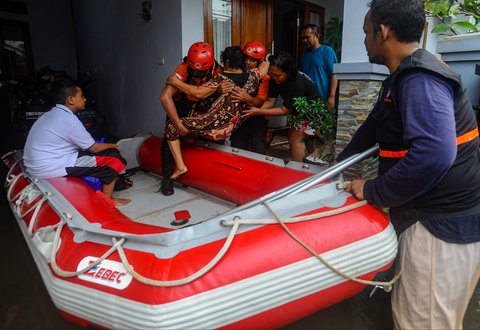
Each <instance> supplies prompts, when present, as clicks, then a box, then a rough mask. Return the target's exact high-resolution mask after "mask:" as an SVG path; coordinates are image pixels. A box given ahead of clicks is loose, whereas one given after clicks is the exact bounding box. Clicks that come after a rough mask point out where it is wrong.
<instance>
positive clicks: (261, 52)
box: [230, 41, 270, 154]
mask: <svg viewBox="0 0 480 330" xmlns="http://www.w3.org/2000/svg"><path fill="white" fill-rule="evenodd" d="M242 52H243V54H244V55H245V69H246V70H250V69H254V68H257V67H258V66H259V64H260V63H261V62H263V61H264V60H265V55H266V49H265V45H264V44H263V43H261V42H260V41H248V42H247V43H245V45H244V46H243V48H242ZM269 84H270V76H269V75H265V76H264V77H263V79H262V80H261V81H260V85H259V87H258V90H257V94H256V95H255V96H254V97H252V96H250V95H249V94H248V93H246V92H245V91H244V90H243V89H241V88H238V87H237V88H234V97H235V99H234V101H237V102H245V103H247V104H248V105H250V106H252V107H258V108H259V107H261V106H262V105H263V103H264V102H265V100H266V99H267V97H268V86H269ZM267 128H268V120H267V119H266V118H265V117H264V116H253V117H250V118H248V119H247V120H245V122H244V123H242V124H241V125H240V126H239V127H238V129H237V130H236V131H235V132H234V133H233V135H232V136H231V137H230V141H231V144H232V147H235V148H240V149H246V150H251V151H253V152H256V153H260V154H266V144H267V141H266V139H267Z"/></svg>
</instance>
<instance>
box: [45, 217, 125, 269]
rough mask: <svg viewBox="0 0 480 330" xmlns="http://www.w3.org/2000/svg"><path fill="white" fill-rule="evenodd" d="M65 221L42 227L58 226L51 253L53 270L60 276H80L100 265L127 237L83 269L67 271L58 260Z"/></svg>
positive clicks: (115, 243) (52, 227)
mask: <svg viewBox="0 0 480 330" xmlns="http://www.w3.org/2000/svg"><path fill="white" fill-rule="evenodd" d="M65 223H66V222H65V221H64V220H61V221H60V222H59V223H57V224H56V225H54V226H49V227H45V228H42V230H46V229H55V227H57V230H56V231H55V238H54V239H53V244H52V251H51V253H50V265H51V267H52V269H53V271H54V272H55V274H57V275H59V276H62V277H74V276H78V275H81V274H83V273H85V272H87V271H89V270H90V269H92V268H93V267H96V266H98V265H99V264H100V263H101V262H102V261H104V260H105V259H107V258H108V257H109V256H110V255H111V254H112V253H113V252H115V250H117V249H118V247H119V246H120V245H122V244H123V242H124V241H125V239H124V238H122V239H120V240H118V241H116V242H114V244H113V246H112V247H111V248H110V249H109V250H108V251H107V252H105V253H104V254H103V255H102V256H101V257H100V258H98V259H97V260H95V262H93V263H91V264H89V265H88V266H87V267H85V268H83V269H80V270H78V271H76V272H70V271H65V270H63V269H61V268H60V266H58V265H57V260H56V255H57V250H58V245H59V242H60V233H61V232H62V229H63V226H64V225H65Z"/></svg>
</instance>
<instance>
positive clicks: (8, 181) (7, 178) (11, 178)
mask: <svg viewBox="0 0 480 330" xmlns="http://www.w3.org/2000/svg"><path fill="white" fill-rule="evenodd" d="M17 164H18V160H16V161H15V162H14V163H13V165H12V166H11V167H10V168H9V169H8V172H7V175H6V178H5V185H4V187H5V188H6V187H8V185H9V184H11V182H12V180H13V178H14V177H15V175H13V174H12V172H13V169H14V168H15V166H16V165H17Z"/></svg>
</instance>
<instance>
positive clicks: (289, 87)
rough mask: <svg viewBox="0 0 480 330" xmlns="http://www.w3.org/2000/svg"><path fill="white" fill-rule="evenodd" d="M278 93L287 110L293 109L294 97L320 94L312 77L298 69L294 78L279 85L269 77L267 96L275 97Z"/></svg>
mask: <svg viewBox="0 0 480 330" xmlns="http://www.w3.org/2000/svg"><path fill="white" fill-rule="evenodd" d="M279 95H280V96H281V97H282V99H283V106H284V107H285V108H287V109H289V110H294V107H293V103H294V100H293V99H294V98H296V97H301V96H306V97H307V98H308V99H314V98H320V94H319V92H318V90H317V88H316V87H315V84H314V83H313V81H312V79H310V78H309V77H308V76H307V75H306V74H304V73H303V72H299V71H297V73H296V75H295V79H293V80H291V81H287V82H286V83H284V84H281V85H277V84H276V83H275V81H274V80H273V79H270V86H269V90H268V97H270V98H277V97H278V96H279Z"/></svg>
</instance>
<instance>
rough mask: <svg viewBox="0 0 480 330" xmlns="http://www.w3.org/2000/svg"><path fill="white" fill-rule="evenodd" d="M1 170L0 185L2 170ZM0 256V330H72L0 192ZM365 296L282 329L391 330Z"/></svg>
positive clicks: (5, 133)
mask: <svg viewBox="0 0 480 330" xmlns="http://www.w3.org/2000/svg"><path fill="white" fill-rule="evenodd" d="M0 134H1V135H0V138H1V141H2V143H1V148H0V153H1V154H2V155H3V154H4V153H5V152H6V151H8V150H11V149H15V148H17V149H18V148H21V147H22V145H23V144H22V143H23V142H22V140H23V139H24V136H19V133H18V132H15V131H14V130H13V131H12V129H11V127H8V128H7V129H3V130H1V132H0ZM278 152H281V151H278ZM1 170H2V173H1V174H2V175H1V176H0V177H1V178H2V180H3V177H4V176H5V173H4V166H3V165H2V167H1ZM0 255H1V256H2V258H1V260H2V267H1V269H2V271H0V329H78V326H76V325H75V324H72V323H70V322H68V321H66V320H65V319H63V318H62V317H61V316H60V314H59V313H58V312H57V310H56V308H55V306H54V305H53V303H52V301H51V300H50V297H49V296H48V293H47V290H46V288H45V286H44V285H43V281H42V279H41V277H40V274H39V272H38V270H37V268H36V265H35V262H34V261H33V258H32V256H31V254H30V251H29V250H28V247H27V245H26V243H25V242H24V239H23V235H22V234H21V232H20V229H19V228H18V226H17V224H16V220H15V218H14V216H13V214H12V212H11V210H10V207H9V205H8V203H7V201H6V197H5V193H4V190H3V189H2V192H1V193H0ZM368 290H370V289H368ZM368 293H369V291H367V292H364V293H362V294H361V295H360V296H357V297H354V298H351V299H349V300H346V301H344V302H341V303H338V304H336V305H333V306H331V307H329V308H327V309H325V310H322V311H320V312H317V313H316V314H313V315H311V316H309V317H306V318H305V319H302V320H299V321H297V322H295V323H292V324H290V325H288V326H286V327H285V328H284V329H289V330H294V329H391V328H392V320H391V316H390V315H391V314H390V309H389V308H390V307H389V303H388V300H389V296H388V294H386V293H382V292H379V293H376V294H375V295H374V297H373V298H372V299H369V298H367V295H368ZM464 328H465V329H477V330H480V286H477V289H476V293H475V295H474V297H473V299H472V301H471V303H470V306H469V309H468V311H467V315H466V318H465V321H464Z"/></svg>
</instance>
